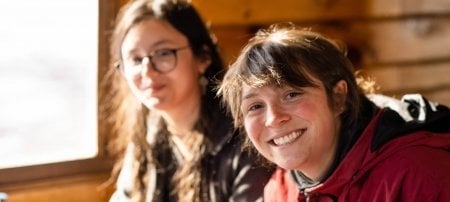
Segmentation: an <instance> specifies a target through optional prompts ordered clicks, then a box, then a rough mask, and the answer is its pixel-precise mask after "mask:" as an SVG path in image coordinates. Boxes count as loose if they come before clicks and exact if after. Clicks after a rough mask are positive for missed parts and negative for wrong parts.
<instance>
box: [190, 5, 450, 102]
mask: <svg viewBox="0 0 450 202" xmlns="http://www.w3.org/2000/svg"><path fill="white" fill-rule="evenodd" d="M193 3H194V5H195V6H197V8H198V9H199V10H200V12H201V14H202V16H203V18H204V20H206V21H207V22H209V23H210V26H211V30H212V31H213V33H214V34H215V35H216V37H217V39H218V44H219V47H220V48H221V51H222V53H223V55H224V58H225V61H226V62H227V64H228V63H230V62H232V61H233V60H234V59H235V57H236V56H237V55H238V53H239V50H240V49H241V48H242V47H243V46H244V44H245V42H246V41H247V40H248V38H250V37H251V36H252V35H253V34H254V32H255V31H256V30H257V29H259V28H266V27H268V25H270V24H272V23H279V22H294V23H295V24H298V25H300V26H305V27H310V28H312V30H316V31H321V32H323V33H325V34H326V35H328V36H330V37H332V38H335V39H337V40H341V41H343V42H344V43H346V44H347V47H348V54H349V57H350V59H351V60H352V61H353V62H354V64H355V66H356V68H357V69H360V70H361V72H362V74H363V75H365V76H370V77H372V78H373V79H375V81H376V82H377V84H378V86H379V90H378V92H379V93H383V94H386V95H390V96H394V97H396V98H401V96H402V95H403V94H405V93H421V94H423V95H425V96H426V97H427V98H429V99H430V100H433V101H437V102H440V103H443V104H446V105H450V51H449V49H450V0H358V1H357V0H279V1H273V0H245V1H242V0H214V1H212V0H193Z"/></svg>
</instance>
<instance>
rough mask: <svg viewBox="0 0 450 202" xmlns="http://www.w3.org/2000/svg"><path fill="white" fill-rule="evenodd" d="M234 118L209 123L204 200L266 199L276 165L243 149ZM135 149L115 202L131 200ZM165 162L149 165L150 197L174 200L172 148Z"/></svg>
mask: <svg viewBox="0 0 450 202" xmlns="http://www.w3.org/2000/svg"><path fill="white" fill-rule="evenodd" d="M231 123H232V122H231V120H224V119H222V118H221V119H218V120H217V121H214V122H213V123H212V124H211V125H209V126H208V131H207V133H208V134H209V135H208V137H207V138H209V142H210V143H211V145H210V147H208V148H207V154H206V157H205V158H204V161H203V168H202V169H203V170H202V172H203V173H202V176H203V179H202V182H201V184H202V186H203V187H202V188H201V190H203V191H205V190H206V192H204V193H202V194H201V195H202V196H201V197H202V199H201V201H207V202H210V201H211V202H222V201H224V202H225V201H227V202H228V201H262V194H263V189H264V185H265V184H266V183H267V181H268V180H269V178H270V176H271V175H272V171H273V169H270V168H265V167H261V166H256V165H257V162H256V161H255V159H257V156H256V154H255V153H250V152H249V151H243V150H242V147H241V141H242V137H240V135H243V134H239V133H238V132H234V130H233V127H232V124H231ZM133 150H134V146H133V145H129V147H128V149H127V154H126V156H125V159H124V166H123V168H122V170H121V173H120V176H119V179H118V182H117V189H116V191H115V193H114V194H113V196H112V197H111V199H110V201H111V202H122V201H130V199H129V198H128V197H127V195H126V193H127V190H129V189H130V188H131V187H132V186H133V183H134V182H133V181H132V179H133V177H132V176H131V173H132V170H133V163H132V162H133V161H134V160H133V158H134V156H133ZM166 154H167V155H165V156H164V157H160V158H161V159H163V161H162V162H161V163H162V164H164V165H163V166H162V167H163V169H155V167H150V168H148V171H147V172H148V174H149V183H148V185H147V196H146V201H171V200H173V199H170V197H169V196H168V193H169V192H170V191H171V190H167V189H169V188H168V183H169V179H170V178H169V177H168V176H171V175H172V174H173V173H174V171H175V170H174V168H175V166H174V163H175V161H176V160H175V157H174V156H173V153H172V152H170V150H169V151H168V152H167V153H166Z"/></svg>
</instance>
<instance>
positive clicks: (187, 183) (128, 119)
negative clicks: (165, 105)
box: [104, 0, 223, 201]
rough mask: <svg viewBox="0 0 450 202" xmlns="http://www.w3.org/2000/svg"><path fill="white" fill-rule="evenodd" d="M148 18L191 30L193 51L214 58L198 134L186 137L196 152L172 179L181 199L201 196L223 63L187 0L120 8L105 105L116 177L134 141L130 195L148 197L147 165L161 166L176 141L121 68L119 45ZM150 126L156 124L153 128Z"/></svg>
mask: <svg viewBox="0 0 450 202" xmlns="http://www.w3.org/2000/svg"><path fill="white" fill-rule="evenodd" d="M147 19H160V20H165V21H167V22H168V23H170V24H171V25H172V26H173V27H174V28H175V29H177V30H178V31H179V32H180V33H182V34H183V35H185V36H186V38H187V39H188V41H189V44H190V46H191V49H192V51H193V53H194V57H198V58H202V59H205V58H206V59H209V60H211V64H210V65H209V67H208V68H207V70H206V71H205V73H204V75H203V76H205V77H206V78H207V79H208V80H209V81H210V82H209V83H208V84H207V85H206V90H205V93H204V94H203V95H202V98H201V105H202V106H201V112H200V118H199V120H197V122H196V124H195V126H194V132H193V134H192V135H189V137H188V138H187V139H185V143H186V144H187V147H188V149H189V150H190V151H191V152H192V153H193V154H194V157H193V158H192V159H191V160H189V161H185V162H183V163H182V164H180V165H179V166H178V167H177V169H176V172H175V174H174V176H173V177H172V178H171V179H170V182H171V183H170V185H168V186H171V187H172V188H174V193H172V194H176V195H177V198H178V200H179V201H198V198H199V195H200V193H202V191H203V190H201V188H200V187H201V186H200V183H201V179H202V178H201V176H202V166H201V164H202V160H203V158H204V151H205V147H206V145H208V144H209V143H208V138H205V136H206V135H207V134H205V133H206V126H208V125H209V123H210V122H211V121H214V120H216V119H217V117H216V116H217V115H216V114H217V113H216V112H217V109H218V108H219V106H220V99H219V98H217V97H216V94H215V91H214V86H213V85H214V82H213V81H216V80H218V79H221V78H222V76H223V72H222V71H223V65H222V60H221V58H220V56H219V53H218V50H217V47H216V45H215V42H214V41H213V40H212V37H211V35H210V32H209V30H208V29H207V27H206V26H205V24H204V22H203V21H202V19H201V17H200V15H199V14H198V12H197V11H196V10H195V8H194V7H193V6H192V5H191V4H190V3H189V2H187V1H185V0H166V1H161V0H158V1H153V0H136V1H130V2H129V3H128V4H126V5H125V6H124V7H122V8H121V10H120V11H119V14H118V16H117V20H116V23H115V29H114V31H113V33H112V37H111V49H110V50H111V68H110V71H109V72H108V74H107V75H106V77H105V78H106V79H105V81H104V83H105V85H110V86H111V91H110V92H109V94H108V95H106V96H107V100H110V103H109V105H106V110H105V111H108V112H109V113H108V117H107V119H108V120H109V121H110V123H111V125H112V129H113V130H112V131H113V132H112V134H111V136H112V137H113V138H114V140H115V141H113V142H112V143H111V144H110V147H109V150H110V152H111V153H113V154H114V155H115V156H116V157H117V163H116V164H115V167H114V169H113V178H114V179H116V178H117V176H118V173H119V172H120V169H121V167H122V161H121V159H122V157H123V155H124V151H125V148H126V147H127V145H128V144H129V143H130V142H131V143H132V144H134V146H135V150H134V157H135V158H134V159H135V161H136V162H134V164H136V165H138V166H137V167H135V170H134V172H133V173H134V181H135V182H136V183H135V185H134V187H133V190H132V193H130V195H131V197H132V198H133V199H135V200H137V201H143V200H145V194H146V189H147V187H146V185H147V183H148V176H147V175H148V173H147V170H148V166H149V165H152V166H156V167H157V168H158V167H161V165H162V164H161V162H160V160H161V159H159V157H160V156H161V155H163V153H164V152H165V151H171V148H172V147H173V144H172V143H171V141H170V136H171V134H170V132H169V131H168V130H167V127H166V125H165V122H164V120H163V119H162V118H161V117H160V116H159V115H158V114H156V113H154V112H152V111H151V110H149V109H148V108H146V107H145V106H144V105H143V104H142V103H140V102H138V100H137V99H136V98H135V97H134V95H133V94H132V93H131V92H130V90H129V89H128V86H127V84H126V81H125V79H124V78H123V76H122V75H121V73H120V71H118V70H117V67H118V66H120V65H122V57H121V52H120V49H121V45H122V42H123V39H124V38H125V36H126V34H127V33H128V30H130V28H131V27H133V26H134V25H136V24H138V23H140V22H142V21H144V20H147ZM149 117H152V118H149ZM150 128H151V129H155V130H154V131H153V132H149V131H148V130H149V129H150ZM149 134H150V135H154V136H155V137H154V139H156V140H158V141H156V142H151V143H149V141H147V136H148V135H149ZM161 148H166V149H161Z"/></svg>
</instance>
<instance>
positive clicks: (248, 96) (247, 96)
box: [241, 93, 257, 101]
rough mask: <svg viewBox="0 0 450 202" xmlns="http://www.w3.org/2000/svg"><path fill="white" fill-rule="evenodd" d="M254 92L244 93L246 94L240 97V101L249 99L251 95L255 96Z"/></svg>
mask: <svg viewBox="0 0 450 202" xmlns="http://www.w3.org/2000/svg"><path fill="white" fill-rule="evenodd" d="M256 95H257V94H256V93H249V94H246V95H244V96H243V97H242V99H241V101H244V100H246V99H250V98H252V97H256Z"/></svg>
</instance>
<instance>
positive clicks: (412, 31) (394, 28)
mask: <svg viewBox="0 0 450 202" xmlns="http://www.w3.org/2000/svg"><path fill="white" fill-rule="evenodd" d="M355 26H362V28H359V29H361V30H368V33H370V36H368V37H369V38H367V39H366V42H367V47H365V50H363V51H364V52H365V54H364V55H365V61H366V64H368V65H371V64H373V65H380V64H383V63H404V62H408V61H409V62H420V61H421V60H427V61H428V60H433V59H437V60H443V59H450V51H448V47H450V18H438V19H436V18H424V19H411V20H392V21H382V22H372V23H364V24H359V25H355Z"/></svg>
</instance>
